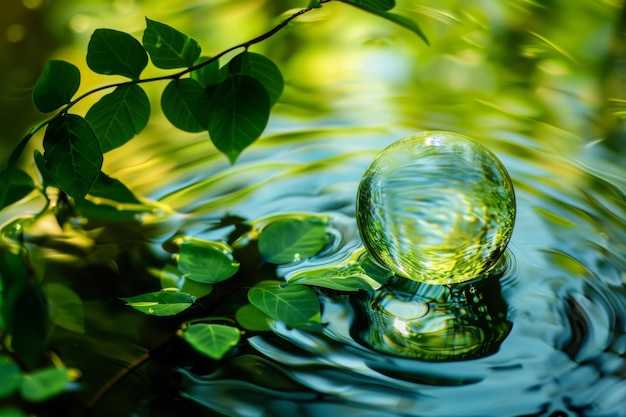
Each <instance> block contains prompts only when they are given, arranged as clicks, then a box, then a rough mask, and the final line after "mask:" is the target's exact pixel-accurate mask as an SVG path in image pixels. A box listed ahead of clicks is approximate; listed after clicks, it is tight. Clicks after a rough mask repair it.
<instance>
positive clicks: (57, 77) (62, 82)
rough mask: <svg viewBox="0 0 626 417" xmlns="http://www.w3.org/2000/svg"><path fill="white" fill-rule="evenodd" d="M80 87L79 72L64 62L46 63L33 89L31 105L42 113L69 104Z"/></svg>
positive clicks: (53, 61) (52, 61)
mask: <svg viewBox="0 0 626 417" xmlns="http://www.w3.org/2000/svg"><path fill="white" fill-rule="evenodd" d="M79 86H80V70H79V69H78V68H77V67H76V66H75V65H73V64H70V63H69V62H66V61H60V60H51V61H48V62H46V65H45V66H44V68H43V72H42V73H41V76H40V77H39V80H37V84H35V88H34V89H33V104H34V106H35V108H36V109H37V110H39V111H40V112H42V113H48V112H51V111H54V110H56V109H58V108H59V107H61V106H62V105H64V104H67V103H69V102H70V101H71V100H72V97H73V96H74V94H76V92H77V91H78V87H79Z"/></svg>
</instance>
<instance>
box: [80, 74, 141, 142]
mask: <svg viewBox="0 0 626 417" xmlns="http://www.w3.org/2000/svg"><path fill="white" fill-rule="evenodd" d="M149 118H150V100H148V96H147V95H146V93H145V92H144V91H143V88H141V87H139V86H138V85H136V84H127V85H121V86H119V87H117V88H116V89H115V90H114V91H113V92H112V93H110V94H107V95H106V96H104V97H102V98H101V99H100V100H99V101H98V102H97V103H96V104H94V105H93V106H92V107H91V108H90V109H89V111H88V112H87V114H86V115H85V119H87V121H88V122H89V124H90V125H91V127H92V128H93V131H94V133H95V134H96V136H97V137H98V139H99V141H100V146H101V148H102V152H108V151H110V150H112V149H115V148H117V147H119V146H122V145H123V144H125V143H126V142H128V141H129V140H130V139H132V138H133V136H135V135H136V134H138V133H139V132H141V131H142V130H143V129H144V128H145V127H146V125H147V124H148V119H149Z"/></svg>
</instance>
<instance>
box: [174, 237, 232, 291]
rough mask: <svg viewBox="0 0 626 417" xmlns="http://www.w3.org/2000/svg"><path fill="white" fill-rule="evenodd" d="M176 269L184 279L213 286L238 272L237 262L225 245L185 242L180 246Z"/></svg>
mask: <svg viewBox="0 0 626 417" xmlns="http://www.w3.org/2000/svg"><path fill="white" fill-rule="evenodd" d="M178 269H179V270H180V271H181V272H183V273H184V274H185V278H188V279H191V280H194V281H197V282H201V283H204V284H214V283H217V282H221V281H224V280H226V279H228V278H230V277H232V276H233V275H234V274H235V273H236V272H237V271H238V270H239V262H237V261H236V260H234V259H233V256H232V249H231V248H230V246H228V245H226V244H225V243H220V242H209V241H201V240H185V241H183V243H182V244H181V246H180V251H179V257H178Z"/></svg>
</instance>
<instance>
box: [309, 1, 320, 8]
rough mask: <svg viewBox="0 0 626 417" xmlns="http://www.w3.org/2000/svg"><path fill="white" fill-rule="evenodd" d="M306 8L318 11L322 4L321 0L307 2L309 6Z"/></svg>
mask: <svg viewBox="0 0 626 417" xmlns="http://www.w3.org/2000/svg"><path fill="white" fill-rule="evenodd" d="M307 7H310V8H311V9H319V8H320V7H322V2H321V0H309V5H308V6H307Z"/></svg>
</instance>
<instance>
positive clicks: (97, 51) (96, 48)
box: [87, 29, 148, 80]
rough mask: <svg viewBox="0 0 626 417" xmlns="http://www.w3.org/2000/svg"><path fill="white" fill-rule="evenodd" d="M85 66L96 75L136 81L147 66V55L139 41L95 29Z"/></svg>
mask: <svg viewBox="0 0 626 417" xmlns="http://www.w3.org/2000/svg"><path fill="white" fill-rule="evenodd" d="M87 65H88V66H89V68H90V69H91V70H92V71H93V72H97V73H98V74H105V75H122V76H124V77H128V78H131V79H133V80H138V79H139V76H140V75H141V72H142V71H143V70H144V68H146V65H148V55H147V54H146V51H145V50H144V49H143V46H141V44H140V43H139V41H137V39H135V38H133V37H132V36H130V35H129V34H127V33H125V32H120V31H117V30H112V29H96V30H95V31H94V33H93V35H91V39H90V41H89V46H88V47H87Z"/></svg>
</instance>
